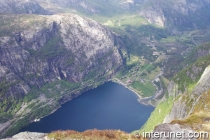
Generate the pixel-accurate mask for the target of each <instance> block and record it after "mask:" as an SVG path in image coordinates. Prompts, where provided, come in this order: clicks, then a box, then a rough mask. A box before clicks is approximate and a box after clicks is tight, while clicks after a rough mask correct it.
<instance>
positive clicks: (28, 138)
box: [2, 132, 47, 140]
mask: <svg viewBox="0 0 210 140" xmlns="http://www.w3.org/2000/svg"><path fill="white" fill-rule="evenodd" d="M2 140H47V134H44V133H36V132H21V133H18V134H16V135H14V136H13V137H12V138H5V139H2Z"/></svg>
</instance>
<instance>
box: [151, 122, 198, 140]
mask: <svg viewBox="0 0 210 140" xmlns="http://www.w3.org/2000/svg"><path fill="white" fill-rule="evenodd" d="M155 132H158V133H159V134H161V133H162V132H164V134H162V135H161V137H160V138H157V137H154V136H153V137H154V138H152V139H153V140H160V139H161V140H168V139H170V140H180V139H186V140H195V139H194V138H191V137H189V134H190V133H194V131H193V130H192V129H191V128H187V127H183V126H180V125H178V124H161V125H158V126H157V127H156V128H155V130H154V133H155ZM190 136H191V135H190ZM152 139H151V140H152Z"/></svg>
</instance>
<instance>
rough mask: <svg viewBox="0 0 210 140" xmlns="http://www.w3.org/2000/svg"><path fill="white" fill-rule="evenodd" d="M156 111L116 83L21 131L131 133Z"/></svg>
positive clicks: (92, 92)
mask: <svg viewBox="0 0 210 140" xmlns="http://www.w3.org/2000/svg"><path fill="white" fill-rule="evenodd" d="M153 110H154V107H152V106H145V105H143V104H141V103H139V102H138V96H137V95H136V94H135V93H133V92H132V91H130V90H128V89H127V88H125V87H124V86H122V85H119V84H117V83H113V82H108V83H105V84H103V85H102V86H99V87H97V88H96V89H93V90H90V91H87V92H85V93H83V94H82V95H81V96H79V97H77V98H75V99H73V100H71V101H69V102H67V103H66V104H64V105H62V107H61V108H60V109H58V110H57V111H56V112H55V113H53V114H51V115H49V116H47V117H45V118H43V119H41V120H40V121H39V122H34V123H31V124H30V125H29V126H27V127H26V128H24V129H22V130H21V131H31V132H44V133H49V132H51V131H54V130H76V131H85V130H87V129H94V128H97V129H99V130H104V129H120V130H123V131H126V132H132V131H133V130H137V129H139V128H140V127H141V126H142V125H144V123H145V122H146V121H147V119H148V118H149V116H150V114H151V112H152V111H153Z"/></svg>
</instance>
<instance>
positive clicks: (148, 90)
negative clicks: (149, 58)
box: [130, 81, 156, 97]
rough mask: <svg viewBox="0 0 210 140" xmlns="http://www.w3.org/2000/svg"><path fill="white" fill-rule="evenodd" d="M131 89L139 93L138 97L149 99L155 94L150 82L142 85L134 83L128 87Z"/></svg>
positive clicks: (137, 82)
mask: <svg viewBox="0 0 210 140" xmlns="http://www.w3.org/2000/svg"><path fill="white" fill-rule="evenodd" d="M130 86H131V87H132V88H134V89H136V90H137V91H139V93H140V95H142V96H143V97H150V96H152V95H154V93H155V90H156V89H155V86H154V85H153V84H152V83H151V82H146V83H142V82H139V81H135V82H133V83H132V84H131V85H130Z"/></svg>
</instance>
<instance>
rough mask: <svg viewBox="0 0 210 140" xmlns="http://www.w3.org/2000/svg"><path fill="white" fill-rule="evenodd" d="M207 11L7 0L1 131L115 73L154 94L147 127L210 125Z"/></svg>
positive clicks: (0, 31) (144, 0) (145, 2)
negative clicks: (209, 109)
mask: <svg viewBox="0 0 210 140" xmlns="http://www.w3.org/2000/svg"><path fill="white" fill-rule="evenodd" d="M209 10H210V1H209V0H176V1H174V0H113V1H111V0H60V1H57V0H46V1H43V0H33V1H32V0H1V1H0V19H1V21H0V136H3V137H5V136H9V135H13V134H15V133H17V132H18V131H19V130H20V129H21V128H22V127H24V126H26V125H27V124H28V123H30V122H31V121H33V120H35V119H39V118H41V117H44V116H46V115H49V114H50V113H52V112H53V111H54V110H56V109H57V108H59V107H60V105H61V104H63V103H65V102H67V101H69V100H70V99H72V98H75V97H77V96H78V95H80V94H81V93H83V92H84V91H87V90H89V89H91V88H94V87H96V86H98V85H101V84H102V83H104V82H106V81H107V80H109V79H111V78H113V77H114V79H117V81H120V82H121V83H124V84H125V85H127V87H128V88H131V89H132V90H134V91H135V92H136V93H138V94H140V95H141V96H142V97H151V96H152V97H153V98H152V99H151V100H149V101H147V103H149V104H152V105H155V106H156V105H157V106H156V109H155V111H154V112H153V113H152V115H151V117H150V119H149V120H148V122H147V123H146V124H145V125H144V127H143V128H142V130H146V131H151V130H154V129H155V131H163V130H164V131H165V129H164V128H168V129H171V130H174V129H177V127H183V128H186V129H187V128H189V131H196V130H197V129H198V125H197V124H200V125H202V127H201V128H202V130H205V129H206V128H204V126H205V125H208V123H207V124H206V120H208V119H209V116H208V111H206V110H207V108H208V103H207V102H208V93H209V91H208V90H209V78H208V75H209V65H210V64H209V59H210V58H209V54H210V51H209V50H210V47H209V46H210V45H209V43H207V42H209V39H210V28H209V24H210V12H209ZM79 15H80V16H79ZM87 17H88V18H87ZM91 18H92V19H94V20H96V21H97V22H96V21H94V20H92V19H91ZM201 44H202V45H201ZM58 93H59V94H58ZM203 103H204V104H203ZM204 114H207V116H205V115H204ZM195 117H197V118H198V120H192V119H193V118H195ZM161 123H166V124H162V125H161ZM159 124H160V125H159ZM206 131H209V130H208V129H207V130H206Z"/></svg>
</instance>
